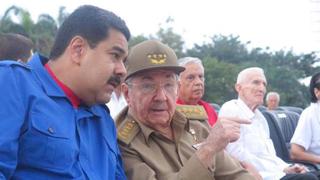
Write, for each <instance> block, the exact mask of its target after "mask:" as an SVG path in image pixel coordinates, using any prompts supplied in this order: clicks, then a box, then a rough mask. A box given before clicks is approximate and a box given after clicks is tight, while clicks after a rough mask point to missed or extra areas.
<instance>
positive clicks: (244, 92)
mask: <svg viewBox="0 0 320 180" xmlns="http://www.w3.org/2000/svg"><path fill="white" fill-rule="evenodd" d="M266 85H267V81H266V78H265V76H264V74H262V73H261V72H257V71H252V72H250V73H248V74H247V76H246V78H245V80H244V82H241V83H239V84H237V85H236V90H237V92H238V94H239V97H240V98H241V99H242V100H243V101H244V102H245V103H246V104H247V105H248V107H249V108H250V109H252V110H254V109H255V108H256V107H257V106H259V105H261V104H263V98H264V95H265V93H266Z"/></svg>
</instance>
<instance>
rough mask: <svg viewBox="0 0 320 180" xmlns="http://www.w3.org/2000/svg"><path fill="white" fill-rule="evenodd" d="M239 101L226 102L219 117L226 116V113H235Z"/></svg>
mask: <svg viewBox="0 0 320 180" xmlns="http://www.w3.org/2000/svg"><path fill="white" fill-rule="evenodd" d="M236 107H237V100H236V99H233V100H230V101H227V102H225V103H224V104H223V105H222V106H221V108H220V110H219V115H220V116H221V115H225V113H226V112H228V113H230V112H234V111H235V110H236V109H237V108H236Z"/></svg>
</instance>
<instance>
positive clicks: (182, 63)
mask: <svg viewBox="0 0 320 180" xmlns="http://www.w3.org/2000/svg"><path fill="white" fill-rule="evenodd" d="M178 64H179V66H182V67H185V66H186V65H187V64H200V65H201V66H202V67H203V64H202V61H201V60H200V59H199V58H196V57H184V58H181V59H178Z"/></svg>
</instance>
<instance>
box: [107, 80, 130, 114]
mask: <svg viewBox="0 0 320 180" xmlns="http://www.w3.org/2000/svg"><path fill="white" fill-rule="evenodd" d="M126 105H127V101H126V99H125V98H124V96H123V94H122V91H121V86H118V87H117V88H116V89H115V90H114V91H113V93H112V94H111V99H110V101H109V102H108V103H107V106H108V108H109V110H110V115H111V117H112V118H113V120H114V119H115V117H116V116H117V115H118V114H119V112H120V111H121V110H122V109H123V108H124V107H125V106H126Z"/></svg>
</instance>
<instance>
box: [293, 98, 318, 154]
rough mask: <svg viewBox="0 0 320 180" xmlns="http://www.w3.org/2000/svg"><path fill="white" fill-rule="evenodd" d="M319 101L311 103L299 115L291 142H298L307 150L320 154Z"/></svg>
mask: <svg viewBox="0 0 320 180" xmlns="http://www.w3.org/2000/svg"><path fill="white" fill-rule="evenodd" d="M319 130H320V102H317V103H311V104H310V106H309V107H307V108H306V109H305V110H304V111H303V112H302V113H301V116H300V119H299V121H298V125H297V128H296V130H295V132H294V134H293V136H292V139H291V143H295V144H298V145H300V146H302V147H304V148H305V149H306V151H307V152H310V153H312V154H316V155H320V133H319Z"/></svg>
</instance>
